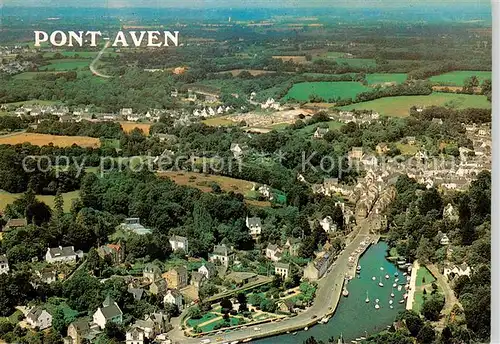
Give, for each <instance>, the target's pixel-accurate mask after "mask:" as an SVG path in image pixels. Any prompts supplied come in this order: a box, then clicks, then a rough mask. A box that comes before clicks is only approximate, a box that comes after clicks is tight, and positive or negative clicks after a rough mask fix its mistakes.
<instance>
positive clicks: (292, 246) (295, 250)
mask: <svg viewBox="0 0 500 344" xmlns="http://www.w3.org/2000/svg"><path fill="white" fill-rule="evenodd" d="M300 242H301V241H300V239H298V238H288V239H286V243H285V246H284V249H285V250H287V251H288V254H290V255H291V256H293V257H296V256H298V255H299V248H300Z"/></svg>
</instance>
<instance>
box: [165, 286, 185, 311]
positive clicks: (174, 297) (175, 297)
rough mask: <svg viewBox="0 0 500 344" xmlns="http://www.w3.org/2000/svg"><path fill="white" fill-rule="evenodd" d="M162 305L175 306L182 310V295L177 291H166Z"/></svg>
mask: <svg viewBox="0 0 500 344" xmlns="http://www.w3.org/2000/svg"><path fill="white" fill-rule="evenodd" d="M163 303H164V304H166V303H170V304H172V305H177V308H179V310H182V295H181V293H179V292H178V291H177V290H168V291H167V294H166V295H165V297H164V298H163Z"/></svg>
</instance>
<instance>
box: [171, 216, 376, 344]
mask: <svg viewBox="0 0 500 344" xmlns="http://www.w3.org/2000/svg"><path fill="white" fill-rule="evenodd" d="M374 222H377V221H376V219H375V218H372V217H368V218H366V219H365V218H362V219H359V220H358V225H357V226H356V228H355V231H354V233H355V236H354V237H353V238H352V240H351V242H350V243H349V244H348V245H347V246H346V248H345V249H344V251H342V252H341V253H340V254H339V256H338V257H337V259H336V260H335V262H334V263H333V264H332V266H331V268H330V271H329V272H327V273H326V274H325V276H324V277H323V278H322V279H321V280H319V281H318V289H317V291H316V297H315V299H314V303H313V305H312V306H311V307H310V308H308V309H307V310H305V311H304V312H302V313H299V315H297V316H296V317H293V318H288V319H286V320H283V321H281V322H270V323H267V324H261V325H259V328H260V331H258V332H256V331H255V330H254V329H253V327H250V328H246V329H241V330H238V331H232V332H229V333H224V334H221V335H215V336H211V337H204V338H209V339H210V340H211V341H212V342H215V341H216V338H219V337H221V338H222V341H220V342H223V343H226V342H232V341H242V340H244V339H247V338H252V337H253V338H255V337H262V336H264V335H266V336H271V335H275V334H279V333H284V332H286V331H288V330H290V329H295V328H304V327H306V326H309V324H310V323H311V322H312V321H313V319H312V317H314V316H315V317H314V320H315V321H318V320H320V319H321V318H322V317H324V316H325V315H327V314H330V313H332V312H333V311H334V309H335V307H336V306H337V303H338V300H339V298H340V294H341V292H342V285H343V280H344V277H345V275H346V274H347V273H348V272H349V266H348V265H349V256H350V255H351V254H353V253H354V251H356V250H357V249H358V247H359V246H360V244H361V242H362V241H364V240H366V239H368V238H369V235H370V229H372V225H373V223H374ZM375 228H377V227H375ZM180 318H181V317H178V318H176V319H172V325H173V326H174V329H173V330H172V331H171V332H169V333H168V336H169V338H170V339H171V340H172V341H173V342H174V343H179V344H181V343H182V344H195V343H200V342H201V340H202V339H204V338H188V337H185V336H184V334H183V331H182V330H180V329H179V326H180V324H179V321H180Z"/></svg>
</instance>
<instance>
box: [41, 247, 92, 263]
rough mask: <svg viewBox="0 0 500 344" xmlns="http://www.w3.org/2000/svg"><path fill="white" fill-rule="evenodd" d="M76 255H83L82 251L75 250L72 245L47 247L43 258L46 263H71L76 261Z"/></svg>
mask: <svg viewBox="0 0 500 344" xmlns="http://www.w3.org/2000/svg"><path fill="white" fill-rule="evenodd" d="M78 257H83V252H81V251H78V252H75V248H74V247H73V246H66V247H62V246H59V247H54V248H48V249H47V253H45V260H46V261H47V263H58V262H64V263H71V262H76V259H77V258H78Z"/></svg>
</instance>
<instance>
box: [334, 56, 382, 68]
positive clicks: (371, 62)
mask: <svg viewBox="0 0 500 344" xmlns="http://www.w3.org/2000/svg"><path fill="white" fill-rule="evenodd" d="M335 61H337V63H338V64H343V63H347V64H348V65H349V66H353V67H375V66H377V63H376V62H375V59H349V58H337V59H335Z"/></svg>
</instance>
